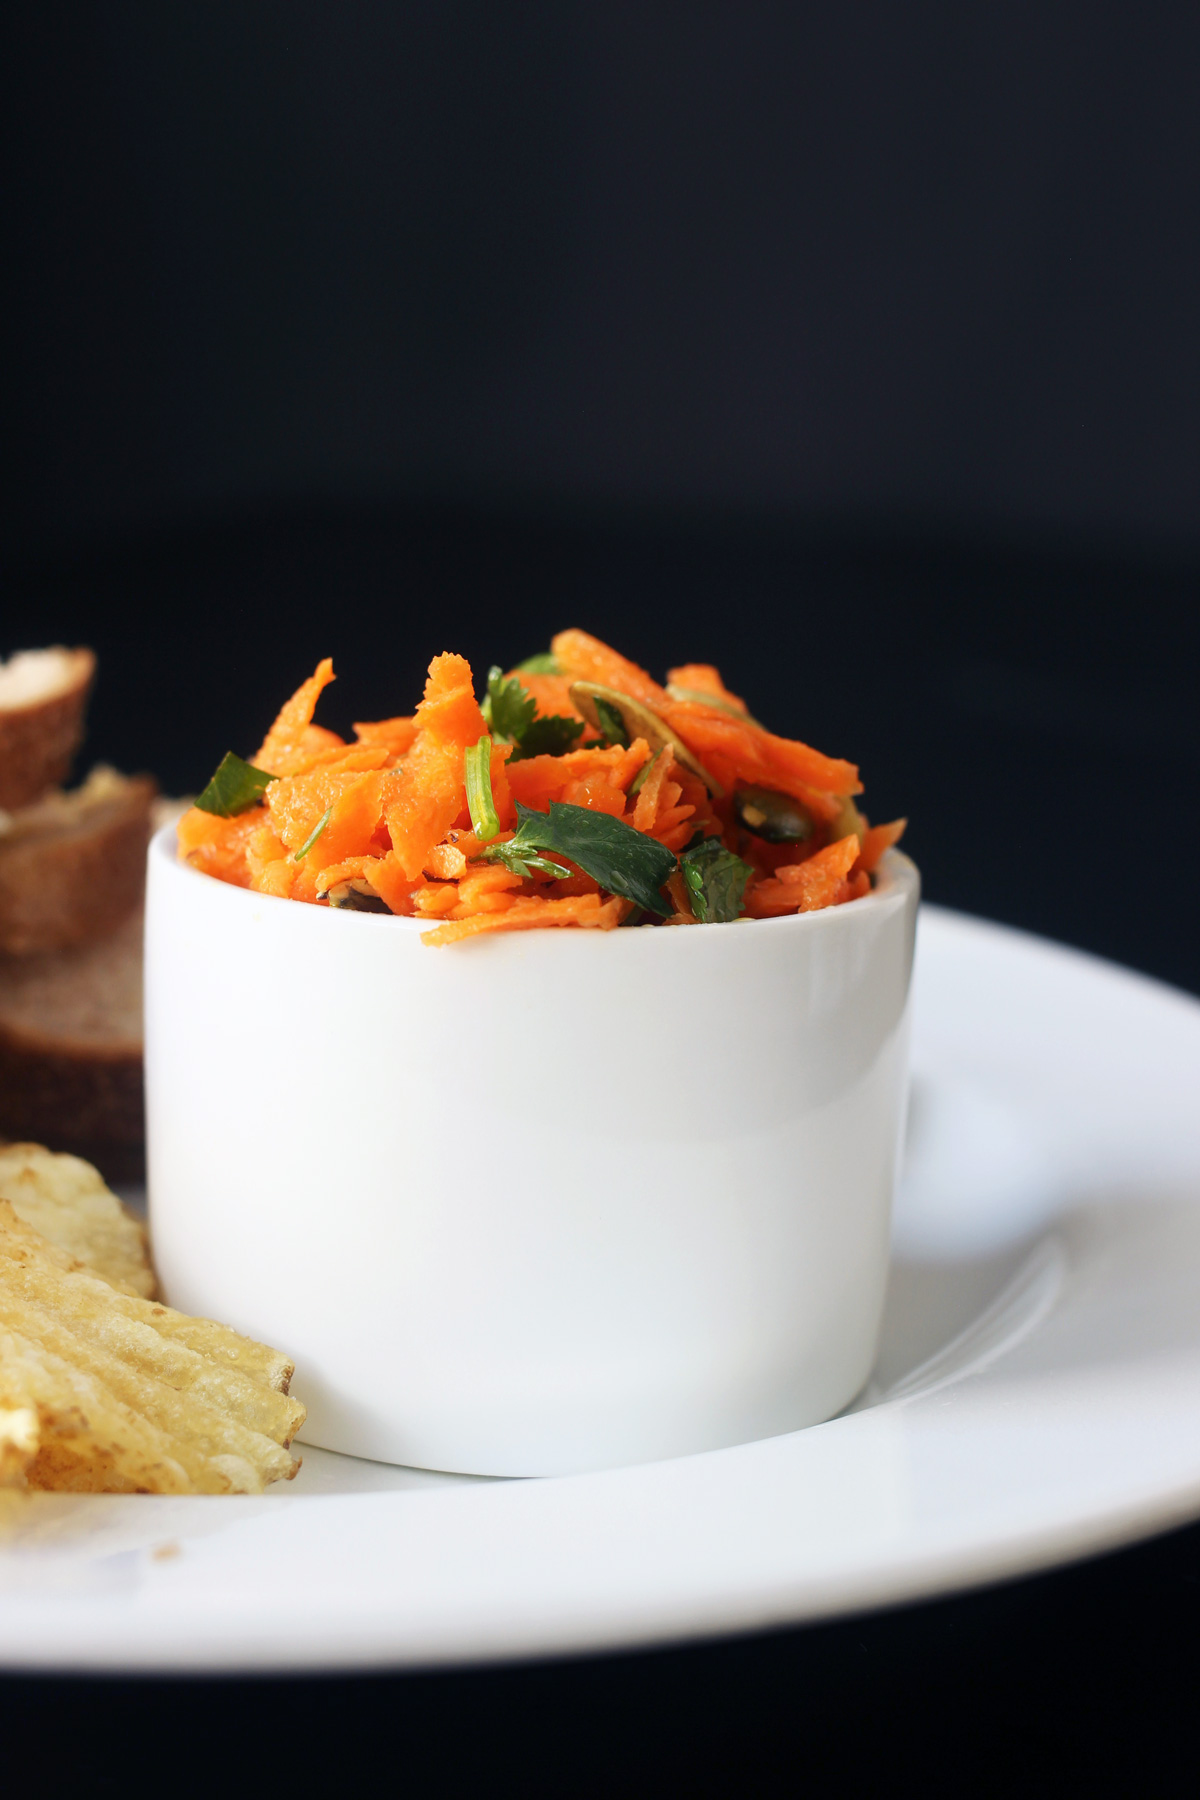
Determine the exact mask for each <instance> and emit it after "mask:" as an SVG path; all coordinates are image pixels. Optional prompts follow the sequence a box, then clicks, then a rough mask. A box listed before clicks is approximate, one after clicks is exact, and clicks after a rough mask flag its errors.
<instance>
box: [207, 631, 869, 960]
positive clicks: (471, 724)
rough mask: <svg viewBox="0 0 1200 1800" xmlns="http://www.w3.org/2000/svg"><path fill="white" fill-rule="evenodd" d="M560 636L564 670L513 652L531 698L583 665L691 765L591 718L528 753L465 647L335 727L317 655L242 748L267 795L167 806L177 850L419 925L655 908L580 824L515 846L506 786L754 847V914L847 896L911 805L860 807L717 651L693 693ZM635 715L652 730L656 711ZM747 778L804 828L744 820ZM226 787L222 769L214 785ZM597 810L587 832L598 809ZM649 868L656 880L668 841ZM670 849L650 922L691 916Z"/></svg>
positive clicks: (836, 766)
mask: <svg viewBox="0 0 1200 1800" xmlns="http://www.w3.org/2000/svg"><path fill="white" fill-rule="evenodd" d="M553 654H554V656H555V658H556V661H557V671H558V672H557V673H553V674H551V673H547V674H532V673H530V674H522V673H521V672H520V671H514V672H513V673H512V674H511V675H510V677H509V678H508V679H509V680H515V681H517V682H519V683H520V684H521V686H522V687H523V688H524V690H525V693H526V695H527V696H529V697H530V698H531V699H532V700H533V702H534V707H535V716H536V717H538V718H541V719H545V718H549V717H554V716H556V715H557V716H560V717H562V716H566V717H571V716H576V717H577V716H578V714H577V712H576V709H575V707H574V705H573V703H572V701H571V697H570V689H571V684H572V683H573V682H575V681H588V682H594V683H597V684H599V685H601V686H604V687H610V688H613V689H614V690H616V692H617V693H618V694H624V695H628V696H629V697H630V698H632V699H634V700H637V701H639V702H640V703H641V704H642V705H643V706H644V707H647V708H648V709H649V710H650V711H651V712H652V713H654V714H656V715H657V717H658V719H660V720H661V721H662V722H663V724H664V725H665V726H666V727H668V729H669V730H670V731H673V732H674V733H676V734H677V737H678V738H679V739H681V740H682V742H683V744H684V745H686V746H687V749H688V750H689V751H690V752H691V753H692V756H693V757H695V758H697V759H698V762H699V763H700V764H702V765H703V768H702V769H700V770H695V769H693V768H692V767H691V765H690V764H689V765H688V766H685V765H684V763H683V762H681V761H680V760H679V756H682V754H683V753H682V751H680V752H679V753H678V756H677V754H676V752H675V751H673V750H672V748H671V745H670V743H669V742H668V743H665V744H663V745H662V748H661V749H660V750H658V751H657V753H652V751H651V746H650V744H649V743H648V742H647V740H646V737H638V738H635V739H634V740H633V742H632V743H631V744H629V745H628V746H625V745H620V744H610V743H606V742H605V741H604V739H603V738H602V737H601V735H600V734H599V733H598V732H596V731H594V730H593V729H592V728H591V727H588V728H587V729H586V730H585V731H584V733H583V734H582V737H578V736H577V737H575V738H574V739H573V742H574V744H575V747H574V748H573V749H570V750H567V751H564V752H563V753H562V754H561V755H552V754H532V755H525V754H523V753H522V740H523V738H524V735H525V732H526V730H527V729H528V719H529V710H528V708H527V707H526V708H525V709H524V711H522V708H521V706H520V704H519V703H518V704H517V708H516V722H515V723H513V722H511V721H512V703H511V699H510V709H509V720H510V722H509V723H505V722H504V720H503V718H502V709H501V708H500V704H499V702H498V701H493V702H492V703H491V704H492V706H493V707H494V708H495V714H494V716H495V719H496V724H495V727H494V729H493V730H489V727H488V722H487V720H485V718H484V715H483V713H482V711H481V709H480V705H479V701H478V699H477V697H476V692H475V683H474V678H473V676H472V671H471V668H470V665H469V664H468V663H467V662H466V660H465V659H464V658H463V657H461V656H456V655H453V654H451V653H445V654H443V655H440V656H435V657H434V659H433V661H432V662H431V663H430V665H429V674H428V679H427V680H426V683H425V691H424V695H423V697H422V699H421V701H420V704H419V705H418V707H417V709H416V711H415V713H413V714H411V715H408V714H404V715H400V714H398V715H396V716H395V717H394V718H389V719H379V720H375V721H373V722H366V723H360V724H356V725H355V727H354V731H355V737H354V740H353V741H352V742H350V743H346V742H345V741H344V740H343V739H342V738H340V737H339V736H338V735H337V734H336V733H335V732H332V731H329V730H327V729H326V728H325V727H324V726H321V725H318V724H316V723H315V722H314V719H313V714H314V710H315V708H316V705H317V702H318V700H319V699H320V696H321V694H322V692H323V691H324V689H325V688H326V687H327V686H328V684H329V683H330V682H331V681H332V680H333V665H332V663H331V661H330V660H329V658H328V657H326V658H325V659H324V660H323V661H322V662H321V663H319V664H318V666H317V668H316V670H315V672H314V673H313V675H312V676H311V677H310V678H309V679H308V680H307V681H305V682H303V683H302V684H301V686H300V687H299V688H298V689H297V690H296V692H295V693H294V694H293V695H292V697H291V699H290V700H288V701H287V702H286V704H285V705H284V706H283V707H282V708H281V709H280V711H279V714H278V716H277V717H276V719H275V722H274V724H273V725H272V726H271V729H270V730H269V731H268V733H267V735H266V737H265V739H264V740H263V743H262V746H261V748H260V749H259V751H258V752H257V754H256V755H255V757H254V758H253V759H252V761H253V764H254V767H255V768H257V769H260V770H262V771H264V772H265V773H266V774H268V775H270V776H272V777H273V779H272V780H271V781H270V782H269V783H268V784H267V785H266V787H265V789H264V790H263V791H262V792H261V794H260V793H259V791H258V788H256V787H251V788H250V789H249V790H248V791H247V792H245V794H244V797H243V796H241V795H238V796H237V797H236V799H237V801H240V803H241V809H240V810H236V811H235V812H234V813H233V815H232V816H223V815H221V816H218V815H217V814H214V813H210V812H206V811H202V810H201V809H200V808H198V807H192V808H191V809H190V810H189V811H188V812H187V813H186V814H185V815H184V817H183V818H182V819H181V820H180V823H179V833H178V836H179V853H180V856H181V857H182V858H184V859H185V860H186V861H188V862H190V863H191V864H192V866H193V867H194V868H196V869H198V870H200V871H201V872H203V873H205V874H208V875H212V876H214V877H216V878H217V879H218V880H221V881H226V882H230V883H232V884H233V885H235V886H240V887H248V888H252V889H254V890H255V891H257V892H258V893H262V894H269V895H272V896H275V897H278V898H283V899H291V900H295V901H300V902H305V903H308V904H315V905H327V904H329V895H330V892H331V890H333V889H335V888H338V887H341V886H343V885H344V884H345V883H347V882H353V883H354V884H355V885H356V887H357V888H358V889H359V891H360V892H361V891H365V892H368V893H370V894H373V895H375V896H377V897H378V899H379V900H381V901H382V902H383V903H384V905H385V906H386V907H387V908H388V909H389V910H390V911H392V912H393V913H398V914H402V915H405V916H408V917H417V918H426V919H429V920H430V921H433V922H434V929H432V930H431V931H430V932H428V933H426V934H425V942H427V943H431V944H434V945H444V944H451V943H456V942H458V941H459V940H460V939H462V938H466V937H472V936H476V935H479V934H480V933H488V932H497V931H524V930H533V929H537V928H540V927H551V926H558V927H564V926H566V927H572V928H575V929H599V930H611V929H613V928H614V927H615V926H617V925H619V924H621V923H622V922H623V921H624V920H625V919H626V918H629V917H635V918H637V919H638V921H639V923H644V924H650V923H654V922H659V921H658V920H657V918H656V916H655V915H653V914H652V913H651V912H650V911H649V910H644V909H643V906H642V905H639V908H638V910H637V912H635V911H634V902H633V900H632V899H630V898H626V897H623V896H621V895H617V894H613V893H610V892H609V891H607V890H606V889H605V888H604V887H602V886H601V882H600V880H599V879H597V875H593V874H591V873H589V872H588V869H587V868H585V867H583V866H582V865H583V864H585V863H587V862H588V861H589V857H588V855H587V854H586V848H587V843H588V841H589V839H588V838H587V836H586V834H585V835H584V836H582V837H580V838H579V839H578V851H577V854H578V855H579V857H580V859H581V860H580V861H578V862H577V861H576V860H575V859H574V856H573V855H569V854H566V853H564V852H560V851H554V852H553V853H551V854H550V856H549V861H546V860H545V858H543V859H542V860H540V861H539V860H538V858H537V856H536V855H534V860H533V862H532V863H531V862H530V856H531V855H533V854H534V853H532V852H527V851H524V850H522V849H521V845H522V844H523V843H524V842H526V841H527V839H526V838H523V837H521V836H520V835H519V834H518V835H517V842H516V844H515V845H513V848H512V849H511V850H509V849H508V848H507V846H508V845H509V844H511V843H512V840H513V837H514V832H515V829H516V827H517V825H518V823H519V820H518V815H517V812H516V806H517V803H519V804H520V806H521V807H522V808H524V809H527V811H528V812H531V813H534V814H539V813H541V814H545V813H546V812H547V811H548V809H549V808H550V807H551V805H552V804H554V803H555V802H558V803H561V804H562V805H563V806H565V807H579V808H583V809H585V810H586V811H587V812H589V813H592V814H603V815H607V816H608V817H609V818H611V819H614V820H619V821H621V824H622V828H626V827H627V828H630V829H631V830H632V831H634V832H638V833H641V834H643V835H644V836H645V837H649V838H653V839H655V840H656V842H657V844H658V845H659V846H662V847H663V849H665V850H666V851H669V852H671V853H672V855H673V856H675V857H679V856H681V855H686V853H687V852H688V850H689V848H690V846H692V845H693V843H699V842H700V841H701V840H705V839H712V838H716V839H719V840H720V842H721V843H722V844H723V846H724V847H725V849H726V850H727V851H729V852H732V854H733V855H735V856H737V857H740V858H741V859H742V861H743V862H745V863H747V864H748V865H749V868H750V871H751V873H750V878H749V882H748V885H747V886H746V889H745V896H744V901H743V910H744V912H745V913H746V914H747V915H748V916H749V917H750V918H757V919H767V918H774V917H779V916H782V915H786V914H788V913H797V912H812V911H816V910H818V909H820V908H823V907H828V906H841V905H845V904H848V903H850V902H852V901H855V900H859V899H862V898H864V897H865V896H866V895H867V894H869V893H870V892H871V889H872V887H873V884H874V879H875V873H876V871H877V869H878V867H879V864H880V862H881V860H882V858H883V857H884V856H885V854H886V853H887V852H888V851H890V850H891V849H892V847H893V846H894V845H895V844H896V843H897V842H898V841H899V839H900V836H901V834H902V833H903V831H904V826H905V821H904V820H903V819H897V820H894V821H893V822H891V823H890V824H886V825H874V826H873V825H871V824H870V823H869V822H868V821H867V820H866V819H865V818H864V816H863V815H862V814H861V813H860V812H859V811H858V809H857V808H856V806H855V804H854V802H853V800H852V798H851V796H852V795H855V794H858V793H861V791H862V786H861V783H860V781H859V778H858V769H857V768H856V766H855V765H854V764H853V763H851V762H847V761H844V760H842V759H840V758H837V757H830V756H826V755H824V754H823V753H822V752H821V751H819V750H815V749H813V748H812V747H811V746H810V745H808V744H804V743H802V742H800V741H799V740H796V739H791V738H782V737H778V736H776V735H775V734H774V733H772V732H769V731H767V730H765V729H764V727H763V726H761V725H759V724H757V723H756V722H755V721H754V719H753V718H751V716H750V715H749V713H748V711H747V708H746V704H745V702H744V701H743V700H742V699H741V698H740V696H738V695H737V694H734V693H732V692H731V690H730V689H728V688H727V687H726V686H725V684H724V681H723V680H722V678H721V675H720V672H719V670H718V669H716V668H715V667H714V666H713V665H712V664H711V663H681V664H680V665H679V666H678V667H677V668H674V669H672V670H671V671H670V677H669V679H670V683H671V686H672V687H673V688H674V689H675V690H677V691H685V692H686V693H688V694H689V695H691V696H693V697H692V698H688V699H673V698H671V697H670V696H669V695H668V693H667V691H666V689H665V688H664V687H661V686H660V685H659V683H658V682H656V681H655V680H654V679H653V677H652V676H650V675H649V674H647V672H646V671H645V670H644V669H642V668H639V666H638V665H637V664H636V663H633V662H630V661H629V660H628V659H627V658H626V657H624V656H622V655H620V653H619V652H618V651H616V650H613V649H612V648H611V647H610V646H609V645H607V644H605V643H603V642H601V640H600V639H599V638H595V637H592V636H591V635H590V634H589V633H587V632H583V631H576V630H572V631H564V632H560V633H559V634H558V635H557V637H555V639H554V644H553ZM519 700H520V697H519V696H518V702H519ZM522 720H523V721H524V723H522V722H521V721H522ZM646 729H647V734H648V736H650V737H651V738H654V737H655V733H654V732H651V731H650V729H649V722H647V727H646ZM506 733H507V736H506V735H505V734H506ZM484 738H488V739H489V740H490V741H491V746H492V747H491V756H490V782H491V805H492V813H493V814H494V818H491V821H490V823H489V824H488V830H490V831H491V832H495V831H496V825H497V822H498V824H499V834H498V835H497V836H495V837H494V838H493V840H492V842H491V844H490V845H489V846H485V844H484V842H483V841H482V839H481V838H480V836H479V835H477V831H476V829H475V826H474V825H473V823H472V816H471V812H470V807H469V805H468V799H467V788H466V756H467V752H468V750H471V749H472V748H473V746H476V745H478V744H479V743H480V741H481V740H482V739H484ZM510 738H511V739H512V740H513V741H509V739H510ZM543 741H545V740H544V737H543ZM658 741H659V742H660V743H661V742H662V739H661V737H660V738H659V739H658ZM534 748H535V744H534V742H533V739H532V737H531V739H530V749H531V750H532V749H534ZM702 775H703V777H704V779H701V776H702ZM250 779H251V778H250V777H246V780H247V781H249V780H250ZM471 779H472V782H473V783H474V784H475V785H474V786H473V788H472V795H473V799H472V802H471V804H473V805H475V806H476V809H477V810H476V815H475V816H476V820H477V822H478V824H479V830H480V831H482V830H483V829H484V825H483V822H482V821H483V820H484V819H486V818H488V817H489V815H488V813H487V808H486V806H482V803H481V801H480V800H479V783H480V781H481V780H483V779H484V778H483V777H481V776H480V773H479V769H478V759H476V761H475V763H474V764H473V771H472V776H471ZM714 784H716V786H715V787H714ZM261 786H262V783H261V780H260V781H259V784H258V787H261ZM746 786H753V787H756V788H762V789H766V790H767V791H768V795H769V794H770V793H772V792H773V793H775V794H777V795H779V796H780V797H786V798H787V799H788V800H789V801H790V802H793V803H795V802H798V803H799V805H800V807H801V808H802V809H803V811H804V812H805V813H806V814H807V817H808V820H809V821H810V826H809V827H806V829H808V833H809V835H808V836H807V837H806V838H805V839H804V841H803V842H800V843H786V844H776V843H771V842H769V841H768V840H767V839H766V838H761V837H757V836H755V834H754V832H753V831H752V830H751V828H750V826H749V825H748V824H745V823H743V814H742V812H741V811H740V809H739V804H738V800H737V790H738V789H739V787H746ZM635 787H636V792H632V793H631V789H633V788H635ZM722 790H723V792H722ZM226 791H227V790H224V789H222V788H221V787H219V786H218V785H217V784H214V788H213V795H214V796H215V797H216V799H217V800H218V802H222V801H223V800H224V795H225V792H226ZM485 791H486V783H485ZM201 799H203V800H205V801H206V804H207V798H206V796H205V795H201ZM231 803H232V802H231ZM481 806H482V811H481V810H480V808H481ZM520 816H521V818H525V816H526V814H525V812H522V814H521V815H520ZM555 816H556V817H558V816H559V815H555ZM577 816H578V815H577ZM745 816H747V817H750V816H752V815H751V814H750V813H747V814H746V815H745ZM563 817H564V818H565V817H566V815H563ZM546 829H549V827H547V828H546ZM555 829H556V830H557V829H558V827H555ZM589 829H590V830H591V831H592V839H591V840H590V841H592V842H594V843H598V842H599V841H600V839H601V838H602V837H603V833H601V834H600V838H597V837H596V835H595V834H596V833H597V832H599V830H600V827H599V821H597V822H596V823H595V825H594V826H593V827H591V828H589ZM605 830H606V831H611V830H612V828H611V827H607V826H606V827H605ZM535 841H536V840H535ZM543 841H551V842H553V841H555V840H554V839H553V838H551V839H549V840H545V839H543ZM485 848H486V849H487V855H486V857H485V854H484V852H485ZM706 854H710V853H709V852H706ZM655 858H658V859H659V860H658V861H657V862H655V860H654V859H655ZM634 860H635V862H636V860H637V859H636V857H635V859H634ZM695 866H699V865H695ZM649 867H651V868H653V869H654V870H655V876H654V879H655V880H656V881H657V880H660V879H661V878H662V850H656V851H655V852H654V856H653V857H651V859H650V864H649ZM670 867H671V868H672V870H673V872H672V873H670V874H669V875H668V876H667V878H666V880H665V881H664V882H663V886H662V887H661V888H660V890H659V892H660V894H661V895H662V896H663V897H664V899H668V900H669V902H670V907H671V910H670V912H669V914H668V915H667V916H666V917H665V918H664V919H663V920H662V921H661V922H663V923H669V924H692V923H694V922H695V917H696V914H695V911H694V910H693V905H692V898H691V892H690V890H689V888H688V886H687V883H686V881H685V880H684V876H683V870H682V866H681V865H680V864H679V863H678V862H676V863H673V864H671V865H670ZM606 869H607V870H608V871H609V872H608V874H607V875H606V876H605V878H606V879H614V880H615V879H617V878H618V875H619V869H618V867H617V866H616V865H611V864H608V865H606V864H602V863H601V864H598V865H597V874H598V875H599V874H603V873H604V871H605V870H606ZM693 878H694V879H695V878H697V877H695V876H693ZM618 885H621V882H620V880H618ZM630 891H631V892H637V889H636V886H635V887H633V888H631V890H630ZM643 891H644V890H643ZM739 891H740V888H739ZM735 904H736V902H735Z"/></svg>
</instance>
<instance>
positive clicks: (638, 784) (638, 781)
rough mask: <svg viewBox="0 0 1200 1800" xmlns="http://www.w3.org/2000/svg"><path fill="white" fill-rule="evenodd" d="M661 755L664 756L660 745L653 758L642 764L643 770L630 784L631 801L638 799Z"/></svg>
mask: <svg viewBox="0 0 1200 1800" xmlns="http://www.w3.org/2000/svg"><path fill="white" fill-rule="evenodd" d="M661 755H662V745H661V744H660V745H659V747H658V749H657V750H656V751H655V752H654V755H653V756H651V757H650V758H649V759H648V760H647V761H646V762H644V763H643V764H642V766H641V768H640V769H639V770H638V772H637V774H636V775H635V776H634V778H633V780H632V781H631V782H630V784H629V798H630V799H631V800H636V799H637V797H638V795H639V794H640V793H641V791H642V788H643V787H644V786H645V783H646V777H647V775H648V774H649V773H650V771H651V769H652V768H653V767H654V765H655V763H656V762H657V761H658V759H659V757H660V756H661Z"/></svg>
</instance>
